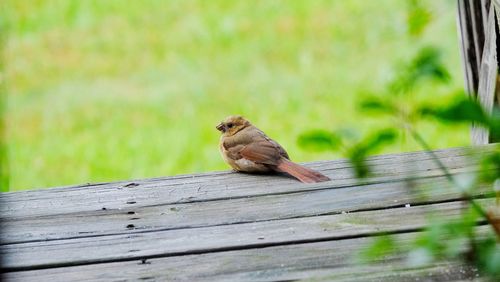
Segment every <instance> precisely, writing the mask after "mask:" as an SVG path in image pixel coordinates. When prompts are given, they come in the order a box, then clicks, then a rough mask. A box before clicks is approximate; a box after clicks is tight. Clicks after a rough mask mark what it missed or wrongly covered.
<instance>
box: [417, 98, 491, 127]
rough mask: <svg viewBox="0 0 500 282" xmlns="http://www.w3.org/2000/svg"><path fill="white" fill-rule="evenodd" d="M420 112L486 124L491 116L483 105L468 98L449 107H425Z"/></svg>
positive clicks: (440, 117)
mask: <svg viewBox="0 0 500 282" xmlns="http://www.w3.org/2000/svg"><path fill="white" fill-rule="evenodd" d="M420 112H421V114H422V115H423V116H433V117H435V118H438V119H440V120H442V121H447V122H455V123H461V122H476V123H479V124H482V125H485V126H489V124H490V120H489V117H488V115H487V114H486V113H485V112H484V110H483V108H482V107H481V105H480V104H479V103H478V102H477V101H475V100H473V99H468V98H463V99H460V100H458V101H456V102H454V103H452V104H451V105H449V106H447V107H442V108H433V107H423V108H421V109H420Z"/></svg>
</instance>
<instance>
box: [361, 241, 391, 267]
mask: <svg viewBox="0 0 500 282" xmlns="http://www.w3.org/2000/svg"><path fill="white" fill-rule="evenodd" d="M396 251H398V246H397V244H396V242H395V241H394V238H393V237H392V236H390V235H382V236H377V237H376V238H375V239H374V240H373V242H372V243H371V244H370V245H369V246H368V247H367V248H365V249H363V250H362V251H361V254H360V257H361V259H363V260H366V261H374V260H376V259H378V260H380V259H381V258H383V257H384V256H388V255H391V254H393V253H395V252H396Z"/></svg>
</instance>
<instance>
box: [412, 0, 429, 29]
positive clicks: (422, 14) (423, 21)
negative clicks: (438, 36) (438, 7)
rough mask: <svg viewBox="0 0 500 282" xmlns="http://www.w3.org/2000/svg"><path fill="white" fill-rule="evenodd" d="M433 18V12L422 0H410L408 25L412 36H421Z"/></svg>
mask: <svg viewBox="0 0 500 282" xmlns="http://www.w3.org/2000/svg"><path fill="white" fill-rule="evenodd" d="M431 20H432V13H431V12H430V11H429V10H428V9H426V8H425V7H424V6H423V5H422V3H421V1H417V0H409V1H408V14H407V19H406V21H407V25H408V33H409V34H410V35H411V36H420V35H421V34H422V32H423V31H424V30H425V28H426V27H427V25H428V24H429V23H430V22H431Z"/></svg>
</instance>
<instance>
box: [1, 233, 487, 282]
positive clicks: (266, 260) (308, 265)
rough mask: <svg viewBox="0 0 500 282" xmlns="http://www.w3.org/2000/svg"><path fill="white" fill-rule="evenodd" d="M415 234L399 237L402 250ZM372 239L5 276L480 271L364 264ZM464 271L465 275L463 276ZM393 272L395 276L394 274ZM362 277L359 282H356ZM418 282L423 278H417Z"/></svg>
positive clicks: (448, 275) (337, 276) (231, 277)
mask: <svg viewBox="0 0 500 282" xmlns="http://www.w3.org/2000/svg"><path fill="white" fill-rule="evenodd" d="M414 236H415V233H406V234H400V235H396V238H397V240H398V242H399V245H400V246H401V247H403V248H404V247H405V246H408V245H409V243H410V242H411V240H412V239H413V238H414ZM370 241H371V238H366V237H363V238H355V239H346V240H340V241H326V242H316V243H304V244H292V245H285V246H276V247H267V248H256V249H246V250H237V251H224V252H215V253H207V254H198V255H186V256H175V257H165V258H154V259H147V260H141V259H138V260H135V261H125V262H113V263H100V264H92V265H82V266H74V267H58V268H50V269H43V270H33V271H20V272H10V273H6V275H5V278H6V279H8V280H9V281H52V282H57V281H73V280H75V279H78V280H86V281H101V280H106V281H137V280H154V281H172V280H184V281H199V280H210V281H285V280H286V281H288V280H295V279H309V280H312V279H315V278H318V279H320V280H323V281H332V280H346V281H352V280H354V281H360V280H363V279H362V278H363V277H366V278H367V279H375V278H377V277H380V278H384V280H386V279H387V280H388V281H401V280H405V278H412V277H415V276H418V275H422V274H425V277H430V278H432V279H435V280H436V281H448V280H449V281H453V280H458V279H469V278H474V277H475V275H476V274H477V272H476V271H475V270H470V269H467V268H466V267H463V266H462V265H459V264H456V263H453V262H445V263H440V264H438V263H436V264H434V265H433V266H430V267H428V268H421V269H420V270H421V271H419V270H418V269H417V270H415V269H413V270H412V269H409V268H408V267H407V265H406V264H405V256H403V255H397V256H391V257H381V258H380V260H379V262H381V264H375V265H360V264H359V262H358V261H357V259H356V256H357V254H358V253H359V252H360V251H361V250H362V249H363V248H365V247H366V245H367V243H369V242H370ZM464 269H466V270H467V271H464ZM391 272H392V273H391ZM356 278H358V279H356ZM418 278H423V277H421V276H418Z"/></svg>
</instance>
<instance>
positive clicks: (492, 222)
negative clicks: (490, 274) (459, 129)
mask: <svg viewBox="0 0 500 282" xmlns="http://www.w3.org/2000/svg"><path fill="white" fill-rule="evenodd" d="M408 130H409V131H410V133H411V135H412V137H413V138H414V139H415V141H417V143H419V144H420V146H422V148H423V149H424V150H425V151H426V152H427V153H428V154H430V155H431V158H432V160H433V161H434V162H435V163H436V164H437V165H438V166H439V168H440V169H441V170H442V171H443V172H444V174H445V176H446V179H448V181H450V182H451V183H452V184H453V185H454V186H456V187H460V185H459V184H458V183H457V182H456V181H455V179H454V178H453V176H452V175H451V173H450V171H449V170H448V168H447V167H446V166H445V165H444V164H443V162H441V160H440V159H439V158H438V157H437V156H436V154H435V153H434V152H433V151H432V150H431V147H430V146H429V144H427V142H425V140H424V138H422V136H421V135H420V134H418V132H417V131H415V130H414V129H413V128H412V127H408ZM462 195H463V197H464V198H465V200H466V201H467V202H469V203H470V204H471V205H472V207H473V208H474V210H476V212H478V213H479V214H480V215H481V216H482V217H484V218H485V219H486V221H488V223H489V224H490V225H491V226H492V227H493V229H494V230H495V233H496V234H497V236H498V237H499V238H500V231H499V230H498V227H497V226H496V224H495V223H496V222H495V219H494V218H493V217H492V216H490V215H489V214H488V213H487V212H486V211H485V210H484V209H483V208H482V207H481V205H479V204H478V203H477V202H476V201H474V199H473V198H472V196H471V195H469V193H467V192H465V191H463V192H462Z"/></svg>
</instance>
